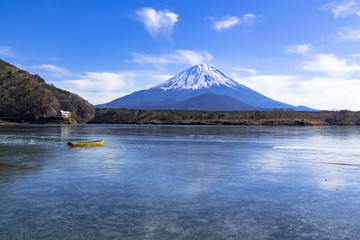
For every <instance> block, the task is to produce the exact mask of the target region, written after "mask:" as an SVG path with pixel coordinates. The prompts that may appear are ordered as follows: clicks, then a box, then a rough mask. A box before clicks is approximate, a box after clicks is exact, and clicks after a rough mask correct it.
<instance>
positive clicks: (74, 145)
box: [67, 140, 104, 147]
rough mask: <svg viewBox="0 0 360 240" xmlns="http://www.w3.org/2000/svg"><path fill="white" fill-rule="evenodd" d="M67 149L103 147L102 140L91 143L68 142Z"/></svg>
mask: <svg viewBox="0 0 360 240" xmlns="http://www.w3.org/2000/svg"><path fill="white" fill-rule="evenodd" d="M67 145H68V147H101V146H103V145H104V140H100V141H91V142H68V143H67Z"/></svg>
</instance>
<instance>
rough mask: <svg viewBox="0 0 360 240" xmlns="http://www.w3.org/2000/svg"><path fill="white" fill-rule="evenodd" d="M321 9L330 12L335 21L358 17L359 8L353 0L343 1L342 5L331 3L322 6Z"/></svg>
mask: <svg viewBox="0 0 360 240" xmlns="http://www.w3.org/2000/svg"><path fill="white" fill-rule="evenodd" d="M322 9H324V10H327V11H330V12H331V13H332V14H333V16H334V18H335V19H336V18H341V17H347V16H350V15H357V16H360V6H359V5H358V4H357V2H355V1H353V0H348V1H343V2H342V3H337V2H332V3H330V4H326V5H324V6H323V7H322Z"/></svg>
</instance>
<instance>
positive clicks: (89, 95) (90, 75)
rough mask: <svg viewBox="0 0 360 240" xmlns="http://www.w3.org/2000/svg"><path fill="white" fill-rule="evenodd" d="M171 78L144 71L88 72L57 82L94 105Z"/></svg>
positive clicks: (61, 86) (59, 85)
mask: <svg viewBox="0 0 360 240" xmlns="http://www.w3.org/2000/svg"><path fill="white" fill-rule="evenodd" d="M169 78H170V77H169V75H162V74H161V73H159V72H155V71H142V70H138V71H136V70H134V71H124V72H118V73H112V72H86V73H84V74H82V75H78V78H76V79H73V80H62V81H57V82H56V85H57V86H58V87H60V88H63V89H66V90H69V91H71V92H74V93H76V94H79V95H80V96H82V97H84V98H85V99H87V100H88V101H89V102H91V103H92V104H102V103H107V102H109V101H112V100H114V99H116V98H119V97H123V96H124V95H127V94H130V93H132V92H134V91H138V90H142V89H146V88H149V87H153V86H155V85H157V84H159V83H160V82H163V81H165V80H167V79H169ZM144 80H146V81H144Z"/></svg>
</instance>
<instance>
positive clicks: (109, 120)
mask: <svg viewBox="0 0 360 240" xmlns="http://www.w3.org/2000/svg"><path fill="white" fill-rule="evenodd" d="M87 123H88V124H155V125H256V126H260V125H265V126H326V125H347V126H357V125H360V112H352V111H348V110H341V111H317V112H307V111H285V110H282V109H276V110H271V111H217V112H213V111H172V110H129V109H96V112H95V116H94V118H93V119H92V120H90V121H89V122H87ZM8 124H76V121H74V120H67V119H58V118H45V119H38V120H33V121H8V120H4V119H0V125H8Z"/></svg>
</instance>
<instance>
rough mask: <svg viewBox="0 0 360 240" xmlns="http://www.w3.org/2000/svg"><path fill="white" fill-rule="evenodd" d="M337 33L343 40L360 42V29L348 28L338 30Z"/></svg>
mask: <svg viewBox="0 0 360 240" xmlns="http://www.w3.org/2000/svg"><path fill="white" fill-rule="evenodd" d="M337 33H338V35H339V36H340V38H341V39H343V40H355V41H360V29H350V28H347V27H343V28H339V29H338V30H337Z"/></svg>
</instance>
